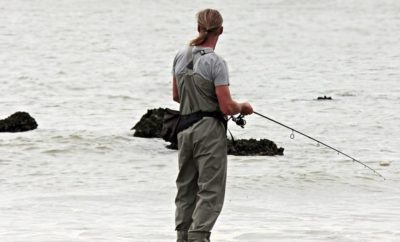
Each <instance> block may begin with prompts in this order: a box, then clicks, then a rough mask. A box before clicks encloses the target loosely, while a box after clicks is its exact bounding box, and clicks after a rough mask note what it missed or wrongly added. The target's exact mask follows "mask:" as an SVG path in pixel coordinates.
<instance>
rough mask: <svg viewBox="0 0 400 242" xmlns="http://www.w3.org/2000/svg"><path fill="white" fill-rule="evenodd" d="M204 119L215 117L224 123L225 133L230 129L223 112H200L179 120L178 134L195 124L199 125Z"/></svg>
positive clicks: (184, 116) (183, 116)
mask: <svg viewBox="0 0 400 242" xmlns="http://www.w3.org/2000/svg"><path fill="white" fill-rule="evenodd" d="M204 117H213V118H216V119H218V120H219V121H221V122H222V124H223V125H224V127H225V131H226V129H227V127H228V121H227V120H226V119H225V116H224V114H223V113H222V112H219V111H215V112H204V111H198V112H194V113H191V114H187V115H181V116H180V119H179V124H178V127H177V133H179V132H181V131H183V130H185V129H187V128H189V127H190V126H192V125H193V124H195V123H197V122H198V121H200V120H201V119H202V118H204Z"/></svg>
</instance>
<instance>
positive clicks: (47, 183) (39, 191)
mask: <svg viewBox="0 0 400 242" xmlns="http://www.w3.org/2000/svg"><path fill="white" fill-rule="evenodd" d="M207 7H211V8H217V9H219V10H220V12H221V13H222V15H223V17H224V33H223V35H222V36H221V37H220V40H219V42H218V45H217V47H216V52H217V53H218V54H219V55H221V56H222V57H224V58H225V60H226V61H227V63H228V65H229V69H230V84H231V85H230V89H231V92H232V96H233V97H234V98H235V99H237V100H248V101H250V102H251V103H252V105H253V107H254V109H255V110H256V111H257V112H260V113H262V114H264V115H267V116H268V117H271V118H273V119H276V120H278V121H279V122H283V123H284V124H286V125H289V126H291V127H294V128H296V129H298V130H300V131H302V132H305V133H306V134H309V135H311V136H313V137H315V138H317V139H320V140H321V141H323V142H326V143H328V144H329V145H332V146H333V147H335V148H338V149H340V150H342V151H343V152H345V153H348V154H350V155H352V156H354V157H355V158H357V159H359V160H361V161H362V162H365V164H367V165H368V166H370V167H372V168H373V169H376V170H377V171H378V172H379V173H381V174H382V175H383V176H384V177H385V178H386V180H383V179H381V178H380V177H378V176H377V175H374V173H373V172H372V171H370V170H368V169H366V168H364V167H363V166H361V165H360V164H358V163H356V162H352V161H351V159H348V158H347V157H344V156H342V155H337V154H336V152H334V151H332V150H329V149H327V148H324V147H322V146H317V144H316V143H315V142H313V141H311V140H309V139H306V138H304V137H302V136H300V135H297V134H296V135H295V138H294V139H290V134H291V131H290V130H287V129H285V128H283V127H281V126H279V125H277V124H274V123H272V122H270V121H267V120H265V119H262V118H261V117H258V116H256V115H251V116H248V117H247V118H246V119H247V125H246V127H245V128H244V129H241V128H240V127H237V126H235V125H234V124H230V125H229V128H230V129H231V131H232V133H233V134H234V136H235V137H236V138H267V139H271V140H273V141H275V142H276V143H277V145H278V146H281V147H284V148H285V154H284V156H275V157H257V156H254V157H235V156H229V168H228V181H227V193H226V199H225V205H224V209H223V211H222V214H221V216H220V218H219V219H218V221H217V223H216V225H215V228H214V230H213V231H212V241H220V242H231V241H241V242H243V241H244V242H247V241H257V242H260V241H261V242H263V241H302V242H303V241H332V242H333V241H335V242H336V241H340V242H342V241H343V242H350V241H351V242H353V241H354V242H359V241H374V242H375V241H380V242H381V241H391V242H394V241H400V188H399V185H400V170H399V157H400V139H399V132H400V125H399V123H400V112H399V110H400V84H399V81H400V42H399V39H400V28H399V27H400V2H399V1H395V0H392V1H391V0H382V1H374V0H350V1H333V0H332V1H331V0H329V1H317V0H301V1H299V0H297V1H291V0H285V1H282V0H271V1H261V0H249V1H233V0H230V1H229V0H227V1H222V0H217V1H211V0H210V1H183V0H182V1H163V0H152V1H140V0H133V1H127V0H114V1H107V0H106V1H100V0H86V1H78V0H59V1H50V0H32V1H27V0H25V1H24V0H14V1H5V0H0V63H1V68H0V86H1V89H0V90H1V91H0V117H1V118H6V117H7V116H8V115H10V114H12V113H14V112H16V111H26V112H29V113H30V114H31V115H32V116H33V117H34V118H35V119H36V121H37V122H38V124H39V127H38V129H37V130H35V131H30V132H25V133H13V134H11V133H1V134H0V194H1V195H0V241H12V242H17V241H18V242H19V241H21V242H22V241H24V242H25V241H38V242H61V241H71V242H72V241H137V242H144V241H158V242H168V241H174V239H175V232H174V196H175V192H176V188H175V178H176V175H177V170H178V167H177V152H176V151H173V150H168V149H166V148H165V145H166V143H165V142H163V141H162V140H160V139H142V138H134V137H132V133H133V131H130V128H131V127H132V126H133V125H134V124H135V123H136V122H137V121H139V119H140V117H141V116H142V115H143V114H144V113H146V110H147V109H150V108H157V107H170V108H175V109H176V108H177V107H178V105H177V104H176V103H174V102H173V101H172V97H171V87H172V83H171V66H172V60H173V57H174V55H175V53H176V51H177V50H178V49H179V48H181V47H182V46H184V45H185V44H187V43H188V41H189V40H190V39H191V38H194V37H195V36H196V22H195V13H196V12H197V11H198V10H200V9H203V8H207ZM324 95H326V96H331V97H332V98H333V100H331V101H317V100H316V99H317V97H318V96H324ZM382 162H384V163H385V162H386V163H390V165H389V166H381V165H380V164H381V163H382Z"/></svg>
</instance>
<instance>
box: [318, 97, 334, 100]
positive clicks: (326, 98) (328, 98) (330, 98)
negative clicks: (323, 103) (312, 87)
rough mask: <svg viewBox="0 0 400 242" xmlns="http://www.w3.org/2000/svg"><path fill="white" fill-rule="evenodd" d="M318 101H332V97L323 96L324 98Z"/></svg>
mask: <svg viewBox="0 0 400 242" xmlns="http://www.w3.org/2000/svg"><path fill="white" fill-rule="evenodd" d="M317 100H332V97H327V96H323V97H318V98H317Z"/></svg>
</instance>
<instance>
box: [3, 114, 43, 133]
mask: <svg viewBox="0 0 400 242" xmlns="http://www.w3.org/2000/svg"><path fill="white" fill-rule="evenodd" d="M37 126H38V125H37V123H36V121H35V119H34V118H32V117H31V116H30V115H29V113H26V112H16V113H14V114H12V115H11V116H9V117H8V118H6V119H3V120H0V132H24V131H29V130H33V129H36V128H37Z"/></svg>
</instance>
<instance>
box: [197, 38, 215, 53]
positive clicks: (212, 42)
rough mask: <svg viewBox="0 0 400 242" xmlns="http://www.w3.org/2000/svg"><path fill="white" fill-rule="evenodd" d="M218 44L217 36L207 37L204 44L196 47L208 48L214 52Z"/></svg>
mask: <svg viewBox="0 0 400 242" xmlns="http://www.w3.org/2000/svg"><path fill="white" fill-rule="evenodd" d="M217 42H218V36H209V37H208V38H207V39H206V41H204V43H202V44H201V45H198V46H200V47H209V48H212V49H213V50H215V46H216V45H217Z"/></svg>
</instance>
